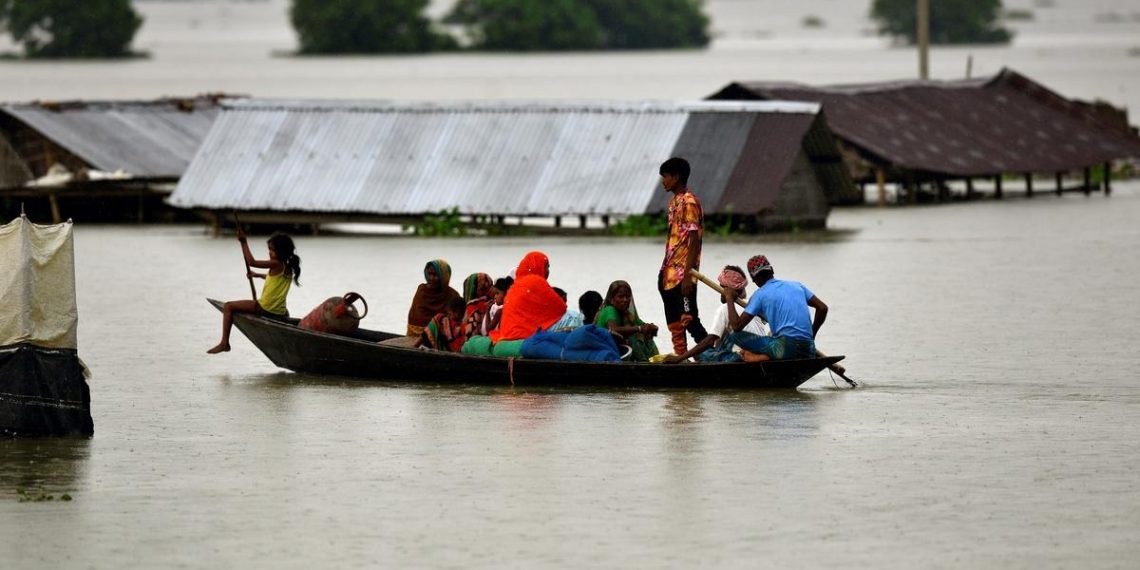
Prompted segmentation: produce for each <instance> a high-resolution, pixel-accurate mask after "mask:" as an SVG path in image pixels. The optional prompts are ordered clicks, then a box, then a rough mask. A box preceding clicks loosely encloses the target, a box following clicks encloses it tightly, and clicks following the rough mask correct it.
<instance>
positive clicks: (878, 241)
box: [0, 184, 1140, 568]
mask: <svg viewBox="0 0 1140 570" xmlns="http://www.w3.org/2000/svg"><path fill="white" fill-rule="evenodd" d="M1138 217H1140V185H1137V184H1131V185H1118V186H1117V189H1116V192H1115V193H1114V194H1113V195H1112V196H1110V197H1107V198H1106V197H1103V196H1101V195H1093V196H1091V197H1088V198H1086V197H1084V196H1080V195H1068V196H1065V197H1063V198H1058V197H1055V196H1051V195H1039V196H1038V197H1036V198H1034V199H1032V200H1029V199H1023V198H1009V199H1007V200H1005V201H1003V202H998V201H989V202H985V203H973V204H962V205H943V206H934V207H908V208H893V209H876V208H858V209H845V210H839V211H836V212H835V213H834V214H833V216H832V220H831V227H832V230H831V231H829V232H827V233H826V234H822V235H807V236H799V237H795V236H791V237H789V236H783V237H774V236H768V237H765V236H760V237H757V238H750V239H745V240H735V241H718V240H714V239H712V238H710V240H709V243H707V245H706V250H705V255H704V262H703V264H704V267H705V268H706V269H710V271H711V268H716V267H719V266H721V265H723V264H725V263H738V264H739V263H743V262H744V261H745V260H746V259H747V257H748V256H750V255H752V254H755V253H759V252H763V253H765V254H767V255H768V256H769V257H770V258H771V259H772V261H773V263H774V264H775V267H776V270H777V274H778V275H780V276H782V277H785V278H790V279H798V280H801V281H803V282H805V283H806V284H808V285H809V286H810V287H811V288H813V290H814V291H815V292H816V294H817V295H818V296H820V297H821V298H822V299H824V300H825V301H826V302H827V303H828V304H829V305H831V307H832V311H831V314H830V317H829V319H828V322H827V324H826V325H825V326H824V328H823V330H822V332H821V334H820V339H819V343H820V346H821V347H822V348H823V349H824V350H825V351H828V352H831V353H836V354H846V355H847V356H848V360H847V362H846V364H847V365H848V368H849V370H850V372H851V374H852V375H854V376H855V377H857V378H860V379H862V380H864V385H863V386H862V387H860V388H858V389H854V390H851V389H846V388H845V387H844V386H843V384H842V382H839V385H838V386H837V385H836V384H835V383H834V382H833V381H832V380H831V379H829V378H828V376H827V375H826V374H824V375H820V376H817V377H816V378H814V379H812V380H810V381H808V382H807V383H806V384H805V385H804V386H803V387H802V388H801V389H800V390H798V391H792V392H776V393H771V392H755V391H729V392H723V391H702V390H683V391H622V390H557V389H523V388H511V387H509V386H499V387H463V386H461V387H443V386H436V385H432V384H430V383H429V384H423V385H412V386H406V385H397V384H389V383H383V382H359V381H352V380H348V379H342V378H327V377H325V378H322V377H313V376H307V375H303V374H294V373H290V372H285V371H281V370H277V369H275V368H274V367H273V365H272V364H270V363H269V362H268V361H267V360H266V359H265V358H264V357H263V356H261V355H260V354H259V353H258V352H257V350H256V349H255V348H253V347H252V345H250V344H249V343H248V341H246V340H245V339H244V338H242V337H240V336H235V338H234V341H233V346H234V350H233V352H231V353H229V354H225V355H221V356H216V357H208V356H206V354H205V350H206V348H208V347H210V346H211V345H212V344H213V343H214V342H215V341H216V339H217V335H218V332H219V330H218V329H219V322H220V319H219V314H218V313H217V312H216V311H215V310H214V309H212V308H211V307H209V306H208V305H207V304H206V303H205V301H204V299H205V297H208V296H211V297H221V298H243V297H244V296H245V295H247V294H248V290H247V285H246V283H245V281H244V279H243V274H242V271H243V269H242V266H241V261H240V254H239V251H238V247H237V243H236V242H235V241H234V240H233V239H232V238H229V239H210V238H208V237H206V236H205V235H204V233H203V231H202V230H201V229H200V228H196V227H141V228H135V227H78V228H77V229H76V238H75V239H76V257H77V263H78V268H77V280H78V287H79V310H80V329H79V331H80V353H81V356H82V357H83V358H84V359H85V360H86V362H87V364H88V365H89V366H90V368H91V370H92V371H93V373H94V377H93V378H92V379H91V381H90V385H91V393H92V399H93V405H92V414H93V416H94V419H95V428H96V434H95V437H94V438H93V439H90V440H79V441H75V440H62V441H0V534H2V535H3V536H4V537H5V539H4V540H3V541H0V560H3V561H5V562H13V561H16V562H18V564H15V565H9V564H5V566H6V567H13V568H15V567H20V568H32V567H42V568H87V567H103V568H123V567H243V568H244V567H264V568H282V567H285V568H289V567H293V568H296V567H308V566H311V565H312V564H313V563H314V562H319V563H320V564H321V565H322V566H327V567H340V568H364V567H378V566H387V567H404V566H430V567H470V566H483V567H485V566H501V565H504V564H506V565H510V566H518V567H532V566H533V567H587V566H605V567H646V566H673V567H696V566H716V567H737V568H745V567H785V566H790V567H830V566H840V567H853V566H854V567H879V568H914V567H990V568H1043V567H1045V568H1048V567H1056V568H1076V567H1080V568H1085V567H1097V568H1112V567H1127V566H1129V565H1131V563H1130V562H1128V561H1129V560H1131V561H1135V560H1136V559H1137V556H1138V555H1140V543H1138V539H1137V537H1138V536H1140V509H1138V506H1140V504H1138V502H1140V501H1138V497H1140V495H1138V491H1140V488H1138V487H1140V485H1138V478H1137V475H1136V473H1137V472H1138V471H1140V453H1138V452H1140V443H1138V442H1140V385H1138V383H1137V382H1136V364H1137V358H1136V346H1137V345H1138V343H1140V333H1138V331H1137V326H1136V323H1137V322H1138V320H1140V314H1138V313H1140V311H1138V310H1137V306H1136V304H1135V303H1133V302H1132V301H1131V298H1132V297H1134V296H1135V293H1136V279H1137V277H1138V276H1140V274H1138V272H1137V264H1136V254H1135V249H1136V246H1137V245H1138V244H1140V229H1138V228H1140V226H1137V224H1136V223H1135V220H1136V219H1137V218H1138ZM253 243H254V244H255V245H260V244H261V240H260V239H254V240H253ZM298 246H299V252H300V255H301V256H302V257H303V260H304V271H303V274H302V277H301V282H302V284H303V286H302V287H300V288H295V289H294V292H293V293H292V294H291V296H290V299H289V303H290V306H291V307H293V310H294V312H300V311H303V310H304V309H307V308H309V307H311V306H314V305H316V304H317V303H318V302H319V301H321V300H322V299H323V298H324V297H326V296H330V295H334V294H340V293H343V292H344V291H347V290H356V291H359V292H361V293H362V294H364V295H365V297H366V298H367V299H368V300H369V302H370V304H371V306H372V310H373V315H372V316H369V317H368V318H367V319H365V323H366V325H367V326H368V327H370V328H380V329H397V330H398V329H401V328H402V325H403V322H404V316H405V314H406V309H407V304H408V302H409V299H410V296H411V292H412V291H413V289H414V287H415V285H416V283H417V281H418V279H419V273H420V268H421V267H422V265H423V262H424V261H425V260H426V259H429V258H433V257H443V258H445V259H448V260H449V261H450V262H451V263H452V265H453V266H454V268H455V273H456V275H465V274H467V273H469V272H473V271H487V272H491V273H495V274H502V273H505V272H506V271H507V269H509V267H510V266H511V265H512V264H514V263H515V262H516V261H517V260H518V259H519V258H520V257H521V256H522V255H523V254H524V253H525V252H526V251H528V250H529V249H532V248H538V249H541V250H543V251H545V252H547V253H548V254H549V255H550V257H551V260H552V262H551V264H552V269H551V281H552V282H553V283H554V284H556V285H559V286H561V287H563V288H565V289H567V290H568V291H569V292H570V294H571V295H572V296H574V297H576V296H577V295H579V294H580V293H581V292H582V291H584V290H585V289H587V288H590V289H597V290H603V291H604V290H605V287H606V286H607V284H608V282H609V280H611V279H618V278H623V279H627V280H629V281H630V282H631V284H632V285H633V287H634V292H635V299H636V301H637V303H638V307H639V309H640V310H641V312H642V313H643V314H644V315H645V317H646V318H647V319H648V320H652V321H657V322H660V320H661V317H662V311H661V307H660V302H659V300H658V299H657V298H656V295H655V292H654V290H653V279H654V275H655V273H656V269H657V263H658V260H659V258H660V254H661V251H662V245H661V243H659V240H656V239H584V238H511V239H474V238H469V239H418V238H399V237H336V236H320V237H305V236H299V237H298ZM716 303H717V300H716V299H714V298H713V297H712V295H710V294H708V292H707V291H702V292H701V293H700V306H701V310H702V311H703V312H706V314H709V313H711V311H712V310H713V309H714V308H715V305H716ZM235 334H236V333H235ZM665 343H666V341H665V340H664V339H662V340H661V344H662V345H663V346H664V344H665ZM455 374H456V375H462V374H463V371H462V370H456V371H455ZM40 487H42V488H43V489H44V490H45V491H46V492H47V493H50V494H55V495H56V496H58V495H59V494H61V493H63V492H67V493H69V494H70V495H71V496H72V497H73V499H74V500H72V501H71V502H59V501H53V502H40V503H33V502H28V503H20V502H18V501H17V498H18V497H17V494H16V492H17V489H18V488H24V489H38V488H40Z"/></svg>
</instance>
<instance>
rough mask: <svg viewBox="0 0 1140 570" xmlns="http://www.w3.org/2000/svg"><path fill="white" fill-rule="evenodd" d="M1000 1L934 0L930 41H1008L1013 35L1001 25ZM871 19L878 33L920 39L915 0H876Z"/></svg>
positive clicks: (958, 42) (906, 38) (907, 40)
mask: <svg viewBox="0 0 1140 570" xmlns="http://www.w3.org/2000/svg"><path fill="white" fill-rule="evenodd" d="M1001 13H1002V5H1001V0H931V1H930V42H931V43H935V44H968V43H983V44H984V43H1008V42H1009V41H1010V40H1011V39H1012V38H1013V34H1012V33H1010V31H1009V30H1007V29H1005V28H1003V27H1001V26H1000V25H999V19H1000V15H1001ZM871 19H873V20H875V21H876V22H877V23H878V25H879V33H880V34H883V35H890V36H893V37H895V38H902V39H905V40H906V42H907V43H911V44H913V43H915V42H916V41H917V38H916V35H917V32H916V30H915V24H916V22H917V19H918V9H917V2H916V0H874V3H872V4H871Z"/></svg>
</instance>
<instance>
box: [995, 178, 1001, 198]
mask: <svg viewBox="0 0 1140 570" xmlns="http://www.w3.org/2000/svg"><path fill="white" fill-rule="evenodd" d="M1001 197H1002V196H1001V175H1000V174H998V175H997V176H994V198H997V199H998V200H1001Z"/></svg>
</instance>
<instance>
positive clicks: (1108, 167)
mask: <svg viewBox="0 0 1140 570" xmlns="http://www.w3.org/2000/svg"><path fill="white" fill-rule="evenodd" d="M1109 194H1112V162H1106V163H1104V195H1105V196H1108V195H1109Z"/></svg>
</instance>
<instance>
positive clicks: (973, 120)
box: [709, 69, 1140, 199]
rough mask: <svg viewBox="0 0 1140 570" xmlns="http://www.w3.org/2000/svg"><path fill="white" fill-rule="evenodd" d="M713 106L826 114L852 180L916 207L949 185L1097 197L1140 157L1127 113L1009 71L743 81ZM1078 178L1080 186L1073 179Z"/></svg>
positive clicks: (1139, 143) (1138, 139)
mask: <svg viewBox="0 0 1140 570" xmlns="http://www.w3.org/2000/svg"><path fill="white" fill-rule="evenodd" d="M709 98H710V99H712V100H733V101H764V100H783V99H794V100H797V101H814V102H817V103H819V104H821V105H822V106H823V110H824V111H825V112H826V113H827V118H828V124H829V125H830V126H831V128H832V129H833V130H834V132H835V134H836V136H837V137H839V139H840V148H841V149H842V151H843V155H844V161H845V162H846V164H847V166H848V170H849V172H850V173H851V175H852V177H853V178H854V179H855V180H856V181H857V182H859V183H860V184H862V183H876V184H878V185H879V188H880V199H882V187H883V185H884V184H885V183H888V182H891V183H895V184H897V185H899V186H900V187H901V188H902V189H904V191H905V193H906V194H907V195H908V197H909V198H910V199H917V198H918V197H919V196H920V195H922V196H926V197H932V198H934V199H941V198H945V197H946V194H947V187H946V182H948V181H951V180H958V181H964V182H965V187H966V193H967V196H970V195H972V194H973V193H974V181H975V179H986V180H987V182H989V181H992V183H991V187H992V188H993V192H994V194H995V195H996V196H997V197H1001V195H1002V181H1003V178H1007V177H1009V176H1011V175H1016V176H1019V177H1023V178H1024V183H1025V187H1026V191H1027V193H1028V194H1029V195H1030V196H1032V194H1033V191H1034V187H1033V182H1034V178H1035V176H1040V175H1046V176H1048V177H1050V178H1053V180H1050V182H1054V184H1053V185H1051V186H1053V188H1051V189H1052V190H1053V191H1056V192H1058V193H1059V192H1062V191H1065V190H1081V191H1084V192H1086V193H1087V192H1090V191H1091V190H1093V189H1095V185H1096V181H1094V180H1093V176H1092V175H1093V172H1094V170H1095V171H1097V173H1098V174H1099V173H1100V172H1104V173H1106V174H1105V175H1104V176H1103V177H1102V180H1103V188H1104V190H1105V192H1109V191H1111V181H1110V177H1109V176H1108V175H1107V173H1108V172H1110V171H1111V167H1110V163H1111V161H1114V160H1118V159H1127V158H1136V157H1140V137H1137V134H1136V131H1135V129H1133V128H1132V127H1130V126H1129V124H1128V118H1127V114H1126V113H1125V112H1124V111H1121V110H1117V109H1114V108H1112V107H1111V106H1109V105H1106V104H1102V103H1101V104H1089V103H1084V102H1081V101H1075V100H1071V99H1066V98H1065V97H1062V96H1061V95H1059V94H1057V93H1055V92H1053V91H1051V90H1049V89H1048V88H1046V87H1045V86H1043V85H1041V84H1039V83H1036V82H1034V81H1033V80H1031V79H1029V78H1027V77H1025V76H1023V75H1021V74H1019V73H1017V72H1015V71H1012V70H1009V69H1003V70H1002V71H1001V72H1000V73H998V74H997V75H995V76H993V77H989V78H982V79H967V80H961V81H899V82H884V83H867V84H860V85H835V86H823V87H813V86H808V85H801V84H794V83H776V82H738V83H732V84H730V85H728V86H726V87H725V88H724V89H721V90H720V91H719V92H717V93H715V94H713V95H711V96H710V97H709ZM1072 173H1075V174H1078V176H1079V179H1078V180H1079V184H1078V185H1077V186H1076V187H1068V188H1066V187H1065V181H1064V177H1065V176H1067V175H1070V174H1072Z"/></svg>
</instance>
